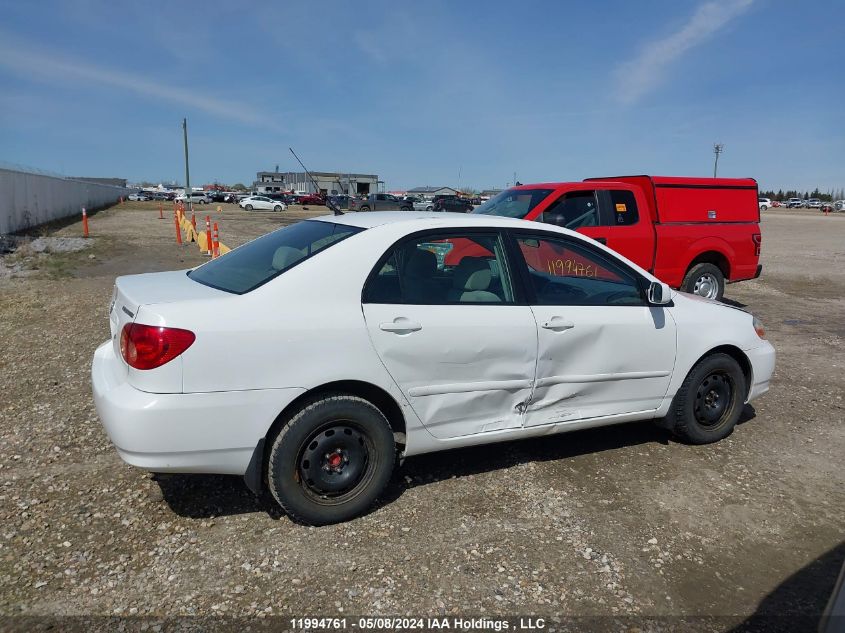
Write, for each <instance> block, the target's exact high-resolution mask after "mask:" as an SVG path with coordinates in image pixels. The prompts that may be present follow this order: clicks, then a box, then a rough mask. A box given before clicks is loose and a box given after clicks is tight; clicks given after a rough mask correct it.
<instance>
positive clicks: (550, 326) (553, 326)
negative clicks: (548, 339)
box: [540, 316, 575, 332]
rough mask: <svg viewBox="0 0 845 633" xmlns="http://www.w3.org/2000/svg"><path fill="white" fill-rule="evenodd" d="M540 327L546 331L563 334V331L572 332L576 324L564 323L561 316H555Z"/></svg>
mask: <svg viewBox="0 0 845 633" xmlns="http://www.w3.org/2000/svg"><path fill="white" fill-rule="evenodd" d="M540 327H542V328H543V329H545V330H555V331H557V332H562V331H563V330H571V329H572V328H574V327H575V324H574V323H572V322H571V321H564V320H563V318H561V317H559V316H553V317H552V318H551V319H549V320H548V321H546V322H545V323H543V324H542V325H541V326H540Z"/></svg>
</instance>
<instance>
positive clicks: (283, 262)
mask: <svg viewBox="0 0 845 633" xmlns="http://www.w3.org/2000/svg"><path fill="white" fill-rule="evenodd" d="M303 257H305V255H304V254H303V252H302V251H301V250H299V249H298V248H293V247H292V246H280V247H279V248H277V249H276V252H275V253H273V269H274V270H284V269H285V268H289V267H290V266H292V265H293V264H295V263H296V262H298V261H299V260H300V259H302V258H303Z"/></svg>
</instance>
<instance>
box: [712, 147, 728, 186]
mask: <svg viewBox="0 0 845 633" xmlns="http://www.w3.org/2000/svg"><path fill="white" fill-rule="evenodd" d="M724 151H725V145H724V143H714V144H713V153H714V154H715V155H716V161H715V162H714V163H713V178H715V177H716V171H717V170H718V169H719V154H721V153H722V152H724Z"/></svg>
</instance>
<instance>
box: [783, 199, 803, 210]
mask: <svg viewBox="0 0 845 633" xmlns="http://www.w3.org/2000/svg"><path fill="white" fill-rule="evenodd" d="M803 204H804V203H803V202H802V201H801V198H790V199H789V200H787V202H786V206H787V208H789V209H798V208H800V207H801V206H802V205H803Z"/></svg>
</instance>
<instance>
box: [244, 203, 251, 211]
mask: <svg viewBox="0 0 845 633" xmlns="http://www.w3.org/2000/svg"><path fill="white" fill-rule="evenodd" d="M244 209H246V210H247V211H252V205H251V204H248V205H246V206H245V207H244Z"/></svg>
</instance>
